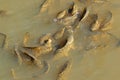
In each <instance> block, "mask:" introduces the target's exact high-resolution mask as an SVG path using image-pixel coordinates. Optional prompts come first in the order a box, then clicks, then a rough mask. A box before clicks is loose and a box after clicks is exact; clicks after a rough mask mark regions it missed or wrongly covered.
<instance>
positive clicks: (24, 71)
mask: <svg viewBox="0 0 120 80" xmlns="http://www.w3.org/2000/svg"><path fill="white" fill-rule="evenodd" d="M49 1H51V2H50V3H51V5H50V6H49V8H48V10H47V11H46V12H42V13H40V8H41V5H42V3H43V2H44V0H20V1H18V0H0V33H3V34H5V35H6V36H7V38H6V41H5V45H4V48H0V80H40V79H41V80H58V79H57V76H58V71H59V68H60V66H61V65H63V63H64V62H66V61H67V60H70V61H71V62H72V68H71V70H70V72H69V74H67V75H66V77H65V78H66V80H113V79H116V80H120V77H119V74H120V63H119V60H120V58H119V57H120V43H119V44H118V46H115V45H114V44H116V39H117V40H119V39H120V36H119V35H120V27H119V25H120V23H119V17H120V15H119V14H120V1H119V0H109V1H108V3H107V4H105V5H104V4H103V5H104V7H107V9H109V10H110V11H111V12H112V14H113V20H112V24H111V26H112V29H111V30H110V31H109V32H110V33H111V34H112V35H113V36H114V37H115V40H114V39H110V40H111V42H110V43H109V44H111V46H109V47H105V48H97V49H91V50H87V51H85V50H84V49H78V48H77V49H73V50H71V51H70V56H68V57H67V58H66V57H63V58H61V59H57V60H54V59H51V58H52V57H51V56H49V55H48V56H43V57H44V58H45V60H47V62H48V64H49V67H48V68H49V69H50V70H49V71H48V72H47V73H45V70H44V69H41V68H38V67H36V66H35V65H33V64H25V63H23V64H22V65H19V63H18V59H17V57H16V56H15V54H14V46H15V44H16V43H22V41H23V38H24V35H25V33H26V32H29V33H30V34H31V38H32V42H33V44H34V43H36V40H37V39H38V38H39V37H40V36H41V35H43V34H45V33H51V32H55V31H56V30H57V29H58V28H60V27H61V25H58V24H57V23H55V22H54V21H53V19H54V18H55V17H56V13H58V12H59V11H61V10H64V9H66V8H67V7H68V6H69V5H70V4H71V1H72V0H49ZM74 1H77V0H74ZM81 1H82V0H81ZM95 1H100V0H95ZM101 5H102V3H101ZM104 7H99V8H97V9H101V10H102V9H103V8H104ZM79 31H80V30H78V33H77V34H76V36H77V37H76V42H75V44H78V46H79V44H80V41H82V40H81V38H79V36H84V34H83V35H82V32H79ZM86 42H87V40H86V41H84V42H82V43H86ZM84 45H87V44H84ZM84 45H83V44H82V46H84ZM79 47H81V46H79ZM60 80H62V79H60Z"/></svg>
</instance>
